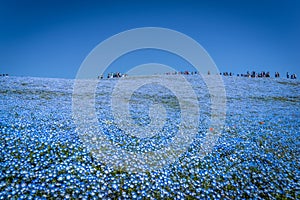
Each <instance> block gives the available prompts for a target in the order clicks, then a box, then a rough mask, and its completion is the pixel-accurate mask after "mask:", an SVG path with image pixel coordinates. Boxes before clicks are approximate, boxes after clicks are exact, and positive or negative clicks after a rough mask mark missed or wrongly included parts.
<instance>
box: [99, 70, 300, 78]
mask: <svg viewBox="0 0 300 200" xmlns="http://www.w3.org/2000/svg"><path fill="white" fill-rule="evenodd" d="M164 74H165V75H197V74H200V73H199V72H197V71H179V72H177V71H174V72H166V73H164ZM210 74H211V73H210V71H208V72H207V75H210ZM220 75H223V76H234V73H233V72H222V73H220ZM127 76H128V75H127V74H122V73H120V72H115V73H113V72H111V73H108V74H107V77H106V78H107V79H110V78H121V77H127ZM237 76H241V77H251V78H269V77H271V74H270V72H265V71H262V72H255V71H252V72H251V73H250V72H249V71H247V73H245V74H237ZM103 78H104V75H103V74H101V75H100V76H98V79H103ZM275 78H280V73H279V72H275ZM286 78H287V79H289V78H290V79H297V75H296V74H291V75H290V74H289V72H287V73H286Z"/></svg>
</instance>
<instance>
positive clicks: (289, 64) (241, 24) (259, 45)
mask: <svg viewBox="0 0 300 200" xmlns="http://www.w3.org/2000/svg"><path fill="white" fill-rule="evenodd" d="M0 5H1V6H0V73H9V74H10V75H15V76H39V77H60V78H74V77H75V76H76V73H77V70H78V68H79V67H80V65H81V63H82V62H83V60H84V59H85V57H86V56H87V55H88V53H89V52H90V51H91V50H92V49H93V48H94V47H95V46H96V45H98V44H99V43H100V42H101V41H103V40H105V39H107V38H109V37H110V36H113V35H114V34H117V33H119V32H122V31H125V30H128V29H132V28H139V27H149V26H150V27H164V28H169V29H173V30H176V31H179V32H182V33H184V34H186V35H188V36H190V37H192V38H193V39H195V40H196V41H197V42H199V43H200V44H201V45H202V46H203V47H204V48H205V49H206V50H207V52H208V53H209V54H210V56H211V57H212V59H213V60H214V61H215V63H216V65H217V66H218V68H219V70H220V71H232V72H234V73H242V72H246V71H247V70H256V71H262V70H265V71H270V72H271V73H272V75H274V72H275V71H279V72H280V73H282V74H283V73H284V74H285V73H286V72H287V71H288V72H290V73H297V74H298V75H300V56H299V52H300V39H299V35H300V12H299V8H300V3H299V1H296V0H295V1H291V0H288V1H265V0H262V1H257V0H253V1H248V0H246V1H235V0H229V1H189V0H187V1H176V0H174V1H156V0H153V1H132V0H129V1H113V0H112V1H88V0H87V1H76V0H73V1H66V0H61V1H58V0H52V1H47V0H45V1H36V0H27V1H15V0H10V1H1V0H0ZM126 56H127V58H126ZM148 62H158V63H162V64H167V65H170V66H172V67H176V68H177V69H178V70H184V69H185V68H187V65H188V64H187V63H185V62H184V61H182V60H180V59H178V58H176V56H173V55H169V54H167V53H165V52H159V51H142V52H136V53H134V52H133V53H131V54H128V55H125V56H123V57H122V58H120V59H119V60H117V61H116V62H115V63H113V64H112V66H111V68H110V70H111V71H120V72H126V71H127V70H129V69H130V68H131V67H133V66H135V65H137V64H144V63H148Z"/></svg>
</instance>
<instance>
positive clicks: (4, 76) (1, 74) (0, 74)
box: [0, 74, 8, 77]
mask: <svg viewBox="0 0 300 200" xmlns="http://www.w3.org/2000/svg"><path fill="white" fill-rule="evenodd" d="M0 76H4V77H5V76H8V74H0Z"/></svg>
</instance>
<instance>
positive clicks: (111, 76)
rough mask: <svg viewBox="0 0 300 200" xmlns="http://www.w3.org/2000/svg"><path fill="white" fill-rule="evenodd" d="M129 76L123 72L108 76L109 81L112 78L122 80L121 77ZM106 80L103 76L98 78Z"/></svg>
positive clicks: (111, 73) (112, 73)
mask: <svg viewBox="0 0 300 200" xmlns="http://www.w3.org/2000/svg"><path fill="white" fill-rule="evenodd" d="M126 76H127V74H122V73H121V72H110V73H108V74H107V77H106V78H107V79H110V78H121V77H126ZM103 78H104V75H103V74H101V75H100V76H98V79H103Z"/></svg>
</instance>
